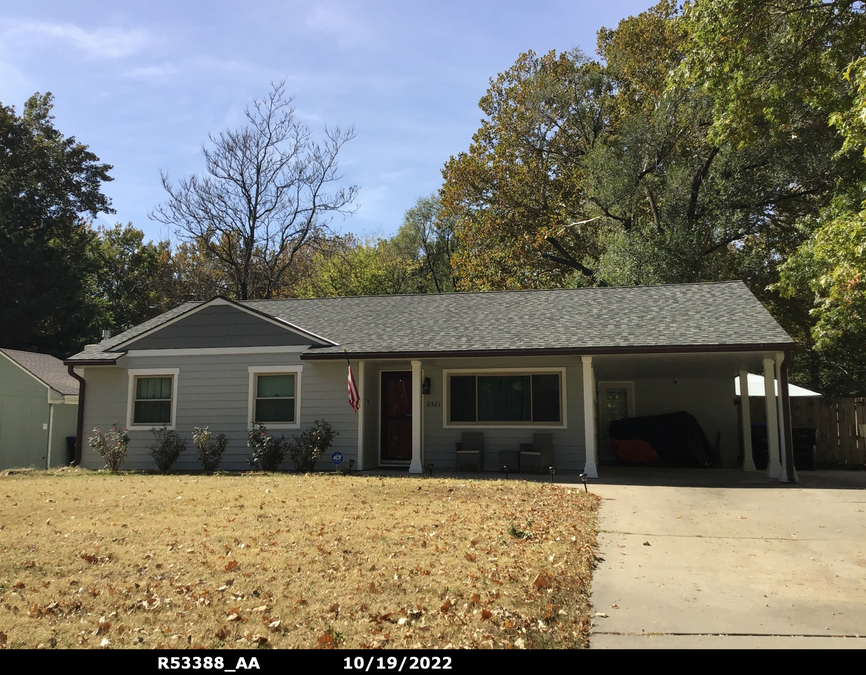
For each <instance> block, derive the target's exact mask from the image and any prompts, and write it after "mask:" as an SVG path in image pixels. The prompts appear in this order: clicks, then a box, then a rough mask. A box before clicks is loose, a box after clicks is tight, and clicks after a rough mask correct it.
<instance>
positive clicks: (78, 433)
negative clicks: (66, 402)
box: [67, 363, 84, 466]
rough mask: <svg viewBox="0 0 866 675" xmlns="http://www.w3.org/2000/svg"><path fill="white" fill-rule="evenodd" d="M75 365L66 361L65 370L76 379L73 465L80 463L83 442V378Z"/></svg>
mask: <svg viewBox="0 0 866 675" xmlns="http://www.w3.org/2000/svg"><path fill="white" fill-rule="evenodd" d="M74 368H75V366H73V365H72V364H69V363H67V372H68V373H69V375H70V376H71V377H74V378H75V379H76V380H78V424H77V426H76V428H75V461H74V462H72V465H73V466H79V465H80V464H81V451H82V449H83V448H82V443H84V378H83V377H81V375H79V374H78V373H76V372H75V370H74Z"/></svg>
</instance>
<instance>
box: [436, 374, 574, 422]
mask: <svg viewBox="0 0 866 675" xmlns="http://www.w3.org/2000/svg"><path fill="white" fill-rule="evenodd" d="M445 377H446V382H445V390H446V392H447V395H448V404H447V411H446V415H447V419H446V423H447V424H449V425H452V426H511V425H527V426H536V427H550V426H556V427H564V426H565V417H564V410H565V405H564V395H563V392H564V389H563V381H564V379H565V370H564V369H558V370H555V371H544V372H540V371H539V372H532V371H529V372H527V371H512V370H499V371H477V372H461V371H451V372H449V371H446V373H445Z"/></svg>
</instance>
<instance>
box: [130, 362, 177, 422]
mask: <svg viewBox="0 0 866 675" xmlns="http://www.w3.org/2000/svg"><path fill="white" fill-rule="evenodd" d="M126 373H127V375H128V376H129V389H128V393H127V397H126V428H127V429H128V430H129V431H150V430H151V429H158V428H159V429H161V428H162V425H160V426H156V425H153V424H134V423H133V410H134V408H135V378H137V377H157V376H160V375H171V423H170V424H166V425H165V428H166V429H168V430H169V431H172V430H174V427H175V425H176V424H177V381H178V379H179V378H180V368H130V369H129V370H127V371H126Z"/></svg>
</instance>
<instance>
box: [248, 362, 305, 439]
mask: <svg viewBox="0 0 866 675" xmlns="http://www.w3.org/2000/svg"><path fill="white" fill-rule="evenodd" d="M300 390H301V367H300V366H267V367H261V366H250V412H249V423H250V424H252V423H254V422H260V423H261V424H264V425H265V426H267V427H273V428H276V429H297V428H298V427H300V420H299V417H300V414H299V412H300V406H299V401H300V395H301V394H300Z"/></svg>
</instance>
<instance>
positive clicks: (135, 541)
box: [0, 469, 598, 649]
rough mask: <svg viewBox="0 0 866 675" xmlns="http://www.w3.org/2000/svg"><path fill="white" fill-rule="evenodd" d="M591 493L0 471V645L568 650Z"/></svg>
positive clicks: (591, 537)
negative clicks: (3, 472) (1, 473)
mask: <svg viewBox="0 0 866 675" xmlns="http://www.w3.org/2000/svg"><path fill="white" fill-rule="evenodd" d="M597 505H598V500H597V498H596V497H595V496H594V495H592V494H585V493H584V492H583V491H582V490H576V489H574V490H573V489H567V488H562V487H558V486H555V485H550V484H546V483H527V482H519V481H502V480H457V479H446V478H409V477H405V476H401V477H377V476H368V475H364V474H354V475H351V476H342V475H306V476H299V475H289V474H244V475H216V476H194V475H180V476H172V475H169V476H158V475H140V474H125V475H119V476H115V475H110V474H105V473H95V472H87V471H82V470H79V469H64V470H60V471H51V472H35V471H24V472H19V473H11V474H9V473H7V474H4V475H2V476H0V552H2V555H0V648H2V647H6V648H34V647H57V648H72V647H84V648H98V647H109V648H124V647H142V648H155V647H160V646H162V647H167V648H182V647H205V648H225V647H244V648H250V647H253V646H256V645H258V646H260V647H262V648H268V647H274V648H311V647H320V648H333V647H337V648H339V647H349V648H456V647H471V648H495V649H501V648H559V647H562V648H571V647H583V646H586V644H587V638H588V634H589V627H590V618H589V608H590V605H589V589H590V577H591V570H592V567H593V563H594V560H595V529H596V509H597Z"/></svg>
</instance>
